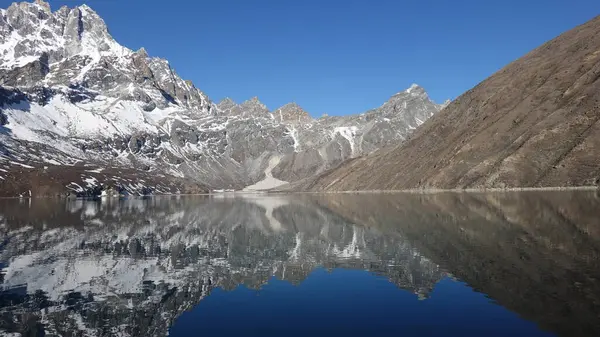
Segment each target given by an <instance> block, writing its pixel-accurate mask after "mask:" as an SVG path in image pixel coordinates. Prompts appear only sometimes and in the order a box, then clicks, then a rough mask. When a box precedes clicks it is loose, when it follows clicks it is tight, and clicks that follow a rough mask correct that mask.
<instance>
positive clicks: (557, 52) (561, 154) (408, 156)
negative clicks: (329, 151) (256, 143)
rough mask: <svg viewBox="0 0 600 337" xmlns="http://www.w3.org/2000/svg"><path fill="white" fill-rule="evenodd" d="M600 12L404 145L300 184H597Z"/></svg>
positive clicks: (493, 80) (373, 186) (389, 187)
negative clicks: (598, 15)
mask: <svg viewBox="0 0 600 337" xmlns="http://www.w3.org/2000/svg"><path fill="white" fill-rule="evenodd" d="M599 79H600V17H596V18H595V19H593V20H591V21H589V22H587V23H585V24H584V25H581V26H579V27H576V28H574V29H573V30H571V31H569V32H566V33H564V34H562V35H561V36H559V37H557V38H555V39H554V40H552V41H549V42H547V43H545V44H544V45H542V46H541V47H539V48H537V49H535V50H533V51H532V52H530V53H529V54H527V55H525V56H524V57H522V58H521V59H519V60H517V61H515V62H513V63H511V64H509V65H508V66H507V67H505V68H504V69H502V70H500V71H499V72H497V73H496V74H494V75H493V76H491V77H490V78H488V79H487V80H485V81H483V82H482V83H480V84H479V85H477V86H476V87H475V88H473V89H471V90H469V91H467V92H466V93H464V94H463V95H462V96H460V97H459V98H458V99H456V100H455V101H454V102H452V103H451V104H449V105H448V106H447V107H446V108H445V109H443V111H442V112H441V113H439V114H437V115H436V116H434V117H433V118H432V119H430V120H428V121H427V122H425V123H424V125H423V126H422V127H420V128H419V129H418V130H417V131H415V133H414V134H413V135H411V137H410V139H409V140H408V141H406V142H404V143H403V144H402V145H401V146H398V147H396V148H390V149H387V150H385V151H384V150H382V151H379V152H378V153H375V154H372V155H370V156H366V157H363V158H360V159H356V160H353V161H350V162H348V163H347V164H345V165H343V166H341V167H340V168H339V169H337V170H332V171H329V172H327V173H325V174H324V175H322V176H321V177H319V178H317V179H314V180H311V181H306V182H304V183H303V184H301V186H297V188H299V189H312V190H395V189H407V188H487V187H497V188H505V187H547V186H583V185H587V186H590V185H594V184H595V183H596V182H597V181H598V178H599V177H600V122H598V120H599V119H600V80H599Z"/></svg>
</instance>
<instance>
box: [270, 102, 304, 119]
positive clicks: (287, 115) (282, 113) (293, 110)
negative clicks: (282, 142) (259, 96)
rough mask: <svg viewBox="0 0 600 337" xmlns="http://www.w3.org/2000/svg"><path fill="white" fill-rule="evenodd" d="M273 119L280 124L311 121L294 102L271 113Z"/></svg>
mask: <svg viewBox="0 0 600 337" xmlns="http://www.w3.org/2000/svg"><path fill="white" fill-rule="evenodd" d="M273 117H274V118H275V120H277V121H280V122H308V121H310V120H312V118H311V117H310V115H309V114H308V112H306V111H304V109H302V107H301V106H300V105H298V104H297V103H296V102H291V103H288V104H285V105H283V106H282V107H280V108H278V109H276V110H275V111H273Z"/></svg>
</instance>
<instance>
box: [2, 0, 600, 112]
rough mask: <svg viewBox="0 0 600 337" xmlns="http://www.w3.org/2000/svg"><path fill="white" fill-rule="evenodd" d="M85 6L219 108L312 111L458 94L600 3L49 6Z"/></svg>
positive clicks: (90, 0)
mask: <svg viewBox="0 0 600 337" xmlns="http://www.w3.org/2000/svg"><path fill="white" fill-rule="evenodd" d="M9 3H10V1H6V0H0V4H2V6H1V7H3V8H6V7H7V6H8V4H9ZM81 3H87V4H88V5H89V6H91V7H92V8H93V9H95V10H96V11H97V12H98V13H99V14H100V15H101V16H102V17H103V18H104V20H105V21H106V23H107V24H108V27H109V30H110V31H111V33H112V35H113V36H114V37H115V39H116V40H117V41H118V42H120V43H121V44H123V45H125V46H127V47H129V48H131V49H138V48H139V47H142V46H143V47H145V48H146V50H147V51H148V53H149V54H150V55H151V56H160V57H164V58H167V59H168V60H169V61H170V62H171V65H172V66H173V67H174V68H175V69H176V71H177V72H178V73H179V74H180V75H181V76H182V77H183V78H185V79H191V80H192V81H193V82H194V83H195V84H196V86H197V87H198V88H200V89H201V90H203V91H204V92H206V93H207V94H208V95H209V96H210V97H211V99H212V100H214V101H218V100H220V99H222V98H224V97H226V96H229V97H231V98H233V99H234V100H236V101H238V102H241V101H243V100H245V99H248V98H250V97H252V96H258V97H259V98H260V99H261V101H263V102H264V103H265V104H266V105H267V106H268V107H269V108H271V109H274V108H277V107H278V106H280V105H283V104H285V103H287V102H291V101H295V102H297V103H298V104H300V105H301V106H302V107H304V108H305V110H307V111H309V112H310V113H311V114H312V115H313V116H319V115H321V114H322V113H329V114H331V115H341V114H348V113H357V112H362V111H365V110H367V109H370V108H374V107H377V106H379V105H380V104H382V103H383V102H384V101H385V100H387V99H388V98H389V96H391V95H393V94H394V93H396V92H398V91H401V90H403V89H405V88H406V87H408V86H410V85H411V83H413V82H414V83H418V84H420V85H421V86H423V87H424V88H425V89H426V90H427V91H428V92H429V94H430V96H431V97H432V98H433V99H434V100H435V101H437V102H442V101H444V100H445V99H447V98H456V97H457V96H458V95H460V94H461V93H463V92H464V91H466V90H468V89H470V88H471V87H473V86H474V85H476V84H477V83H479V82H480V81H482V80H483V79H485V78H486V77H488V76H489V75H491V74H492V73H494V72H495V71H497V70H498V69H500V68H502V67H503V66H504V65H506V64H507V63H509V62H510V61H512V60H515V59H516V58H518V57H520V56H522V55H523V54H525V53H526V52H528V51H529V50H531V49H533V48H535V47H537V46H538V45H540V44H542V43H543V42H545V41H547V40H549V39H551V38H553V37H555V36H557V35H559V34H560V33H562V32H564V31H566V30H568V29H570V28H572V27H574V26H576V25H579V24H582V23H584V22H586V21H587V20H589V19H591V18H593V17H594V16H596V15H599V14H600V0H503V1H498V0H456V1H451V0H419V1H416V0H413V1H401V0H335V1H334V0H295V1H292V0H252V1H251V0H202V1H200V0H194V1H192V0H189V1H188V0H161V1H153V0H87V1H80V0H57V1H52V0H51V1H50V4H51V6H52V7H53V9H58V8H59V7H60V6H61V5H63V4H67V5H69V6H74V5H78V4H81Z"/></svg>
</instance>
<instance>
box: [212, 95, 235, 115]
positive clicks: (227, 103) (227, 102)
mask: <svg viewBox="0 0 600 337" xmlns="http://www.w3.org/2000/svg"><path fill="white" fill-rule="evenodd" d="M239 110H240V105H239V104H237V103H236V102H235V101H234V100H233V99H231V98H229V97H225V98H223V99H222V100H221V101H220V102H219V103H217V111H218V112H219V114H221V115H227V116H235V115H239V114H240V111H239Z"/></svg>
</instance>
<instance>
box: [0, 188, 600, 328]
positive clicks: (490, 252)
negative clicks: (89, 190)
mask: <svg viewBox="0 0 600 337" xmlns="http://www.w3.org/2000/svg"><path fill="white" fill-rule="evenodd" d="M599 204H600V198H599V197H598V195H597V194H596V193H595V192H514V193H513V192H510V193H509V192H506V193H438V194H397V195H385V194H380V195H369V194H356V195H345V194H343V195H342V194H337V195H294V196H291V195H290V196H284V195H277V196H236V197H225V196H223V197H191V196H186V197H155V198H148V199H127V200H119V199H107V200H101V201H82V200H77V201H60V200H52V199H34V200H31V201H29V200H0V267H1V268H2V273H1V274H0V287H1V288H0V291H1V292H0V335H2V334H5V335H7V334H10V333H13V335H14V336H18V334H17V333H19V334H21V335H23V336H38V335H39V336H43V335H46V336H48V335H57V336H58V335H61V336H75V335H90V336H115V335H120V336H165V335H167V334H168V333H171V335H176V336H177V335H196V334H198V335H201V334H202V332H203V328H204V329H205V332H208V331H211V330H210V329H211V328H214V329H217V328H218V326H221V327H222V326H223V324H227V325H228V326H229V327H233V326H236V327H237V330H236V331H233V330H232V332H231V333H232V335H234V333H237V334H240V333H243V332H244V331H245V332H249V331H250V332H255V333H256V334H259V333H260V335H261V336H266V335H268V333H269V332H272V333H274V335H281V334H282V333H283V334H287V335H290V334H293V333H294V332H296V333H299V331H300V330H302V329H300V330H298V329H296V331H295V330H294V328H290V327H288V328H287V329H285V330H284V328H285V327H284V325H283V323H281V322H286V324H287V325H290V324H293V323H294V322H296V325H297V326H301V327H302V328H303V329H305V330H302V331H304V332H303V333H304V334H305V335H306V333H305V332H307V331H308V332H310V331H312V333H310V335H313V336H314V335H319V333H321V334H323V335H328V336H333V335H337V334H341V333H343V334H344V335H352V334H353V333H354V334H358V333H360V334H368V335H376V334H375V332H376V331H380V332H381V331H385V330H383V329H384V328H385V329H389V330H390V331H396V332H402V331H404V332H405V333H404V335H430V336H434V335H436V336H437V335H448V333H449V332H456V333H460V334H461V335H469V333H473V334H472V335H481V333H484V332H485V334H486V335H491V333H492V332H493V331H500V330H501V331H503V332H505V333H509V334H511V335H528V336H531V335H539V336H548V335H559V336H600V318H599V314H600V282H599V276H600V268H599V267H600V257H599V252H600V216H599V214H600V207H599V206H600V205H599ZM382 282H383V283H382ZM473 290H475V292H473ZM257 294H258V295H260V296H258V297H256V295H257ZM348 294H354V295H353V296H348ZM250 295H252V296H254V297H252V296H250ZM249 296H250V297H249ZM419 300H425V301H419ZM421 303H425V304H423V305H421ZM227 304H232V305H231V306H228V305H227ZM357 304H358V307H353V306H356V305H357ZM349 308H352V310H349ZM468 308H471V309H468ZM333 309H336V310H338V313H337V314H334V315H332V316H331V315H329V316H327V312H328V310H329V311H331V310H333ZM259 310H267V312H268V311H269V310H271V313H270V314H271V315H273V314H275V313H276V314H277V315H278V316H279V317H280V319H281V321H280V323H279V324H278V323H275V322H274V321H273V320H272V318H270V317H269V313H265V314H263V315H259V314H257V311H259ZM342 312H343V313H344V314H342ZM478 312H479V313H489V317H493V318H494V319H490V320H489V321H483V318H482V317H484V316H481V315H480V316H477V315H478ZM315 313H322V315H320V316H319V315H317V314H315ZM391 313H393V314H391ZM361 315H362V317H363V320H362V321H361V322H362V323H360V324H359V323H358V321H359V320H360V318H361ZM243 317H246V319H244V318H243ZM249 317H251V318H252V319H250V318H249ZM261 317H262V321H261ZM369 317H370V318H369ZM444 317H445V318H444ZM486 317H487V316H486ZM489 317H488V318H489ZM477 319H479V320H480V321H479V323H477V322H475V320H477ZM450 320H451V321H450ZM503 320H504V321H503ZM269 322H271V323H269ZM236 323H237V325H236ZM469 323H471V324H469ZM211 324H212V325H211ZM219 324H220V325H219ZM265 324H270V330H265V329H263V330H261V329H259V328H260V327H263V328H264V327H265ZM411 324H412V325H411ZM416 324H421V326H420V329H421V330H419V329H415V326H414V325H416ZM377 325H379V326H377ZM382 326H383V328H382ZM435 326H438V327H443V326H451V327H452V328H453V329H454V330H448V329H446V328H444V329H437V330H436V329H435V328H432V327H435ZM240 327H241V328H242V329H239V328H240ZM423 327H425V330H423ZM509 328H512V329H513V330H510V329H509ZM244 329H245V330H244ZM278 329H279V330H278ZM290 329H291V330H290ZM306 329H307V330H306ZM328 329H329V330H328ZM345 329H346V330H347V331H345ZM352 329H353V330H352ZM369 329H371V330H369ZM486 329H487V330H486ZM498 329H500V330H498ZM507 329H509V330H507ZM488 330H489V331H488ZM212 331H216V330H212ZM344 331H345V332H344ZM221 332H224V330H223V331H221ZM297 335H300V334H297ZM382 335H385V334H382Z"/></svg>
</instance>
